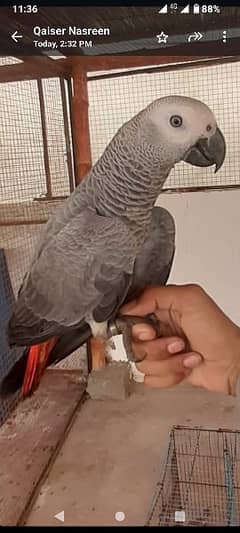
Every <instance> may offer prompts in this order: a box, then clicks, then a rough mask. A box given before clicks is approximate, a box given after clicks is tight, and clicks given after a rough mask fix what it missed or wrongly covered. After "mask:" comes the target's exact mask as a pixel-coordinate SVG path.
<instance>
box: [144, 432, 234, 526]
mask: <svg viewBox="0 0 240 533" xmlns="http://www.w3.org/2000/svg"><path fill="white" fill-rule="evenodd" d="M239 462H240V432H239V431H233V430H227V429H226V430H225V429H217V430H215V429H203V428H186V427H181V426H175V427H173V429H172V431H171V433H170V439H169V447H168V453H167V457H166V460H165V463H164V467H163V469H162V473H161V479H160V481H159V483H158V484H157V488H156V491H155V495H154V499H153V503H152V506H151V509H150V512H149V516H148V519H147V524H146V525H148V526H176V525H177V526H179V525H180V526H237V525H240V472H239Z"/></svg>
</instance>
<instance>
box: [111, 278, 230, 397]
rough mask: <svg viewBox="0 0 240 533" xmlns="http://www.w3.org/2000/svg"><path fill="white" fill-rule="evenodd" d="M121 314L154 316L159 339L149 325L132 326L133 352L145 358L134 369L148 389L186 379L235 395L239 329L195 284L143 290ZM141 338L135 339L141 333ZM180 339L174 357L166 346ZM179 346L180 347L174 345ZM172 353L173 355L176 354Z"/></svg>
mask: <svg viewBox="0 0 240 533" xmlns="http://www.w3.org/2000/svg"><path fill="white" fill-rule="evenodd" d="M121 313H122V314H128V315H131V314H132V315H137V316H145V315H147V314H149V313H155V315H156V316H157V318H158V319H159V321H160V327H161V332H162V336H163V338H158V339H156V338H155V333H154V331H153V329H152V328H151V327H150V326H146V325H140V324H139V325H135V326H134V327H133V336H134V340H133V350H134V353H135V354H136V355H138V356H139V355H140V356H142V355H143V354H144V353H145V354H146V357H145V359H144V361H142V362H141V363H138V364H137V365H136V366H137V369H138V370H139V371H140V372H142V373H143V374H145V383H146V384H147V385H150V386H152V387H168V386H171V385H175V384H176V383H178V382H180V381H182V380H183V379H185V380H187V381H188V382H189V383H191V384H192V385H195V386H199V387H203V388H205V389H208V390H210V391H218V392H224V393H226V394H235V387H236V381H237V378H238V376H239V374H240V328H239V327H238V326H237V325H236V324H234V323H233V322H232V321H231V320H230V319H229V318H228V317H227V316H226V315H225V314H224V313H223V311H222V310H221V309H220V308H219V307H218V306H217V304H216V303H215V302H214V301H213V300H212V299H211V298H210V296H209V295H208V294H206V292H205V291H204V290H203V289H202V288H201V287H199V286H197V285H183V286H176V285H168V286H164V287H149V288H147V289H146V290H145V291H144V292H143V293H142V295H141V296H140V298H138V299H137V300H135V301H134V302H130V303H129V304H127V305H126V306H124V307H123V308H122V309H121ZM143 329H144V332H145V340H141V332H143ZM181 339H182V342H183V344H182V348H180V349H179V350H176V352H178V351H179V352H181V353H178V354H177V355H170V353H171V351H170V353H169V349H168V346H171V344H174V342H173V340H175V341H176V342H179V341H180V340H181ZM179 347H180V345H179ZM176 352H175V353H176Z"/></svg>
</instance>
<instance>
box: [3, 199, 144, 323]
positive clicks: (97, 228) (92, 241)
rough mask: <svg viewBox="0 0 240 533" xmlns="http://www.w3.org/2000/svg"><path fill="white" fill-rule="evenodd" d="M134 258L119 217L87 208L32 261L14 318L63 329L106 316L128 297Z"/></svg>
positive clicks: (133, 244) (131, 242) (132, 244)
mask: <svg viewBox="0 0 240 533" xmlns="http://www.w3.org/2000/svg"><path fill="white" fill-rule="evenodd" d="M135 256H136V242H135V240H134V238H133V236H132V235H131V233H130V232H129V230H128V227H127V226H126V225H125V224H124V222H123V221H120V220H117V219H114V218H107V217H102V216H99V215H97V214H96V213H94V211H92V210H90V209H86V210H85V211H83V212H82V213H81V214H80V215H78V216H76V217H75V218H74V219H73V220H72V222H71V225H70V224H67V225H66V226H64V227H63V228H62V230H61V231H60V232H59V233H58V234H57V235H56V236H55V237H54V239H52V240H51V246H50V245H49V246H46V247H44V249H43V250H42V252H41V253H40V255H39V257H38V259H37V260H36V261H35V262H34V263H33V265H32V268H31V272H30V273H29V275H28V276H27V278H26V279H25V282H24V284H23V286H22V289H21V292H20V295H19V299H18V302H17V305H16V309H15V315H14V316H15V320H16V321H17V322H18V323H19V322H21V324H22V327H24V328H25V329H27V325H28V324H31V323H32V320H33V317H35V320H36V319H38V320H39V319H40V320H41V319H44V320H46V321H49V322H51V321H53V322H55V323H57V324H58V325H62V326H64V327H71V326H76V325H79V324H80V323H81V321H82V320H83V319H84V317H86V316H87V315H89V314H90V313H93V316H94V318H95V319H98V317H99V318H100V316H101V320H102V319H103V320H107V319H108V318H109V317H110V316H111V315H112V313H113V312H114V311H115V310H116V309H118V308H119V306H120V305H121V303H122V301H123V299H124V297H125V295H126V292H127V290H128V287H129V284H130V282H131V277H132V273H133V267H134V260H135ZM63 279H64V281H63ZM53 301H54V307H53V305H52V302H53ZM11 326H12V327H14V324H13V323H12V324H11Z"/></svg>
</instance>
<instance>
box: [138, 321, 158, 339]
mask: <svg viewBox="0 0 240 533" xmlns="http://www.w3.org/2000/svg"><path fill="white" fill-rule="evenodd" d="M132 335H133V338H135V339H138V340H140V341H151V340H152V339H155V338H156V331H155V330H154V329H153V328H152V327H151V326H148V325H147V324H136V325H134V326H133V327H132Z"/></svg>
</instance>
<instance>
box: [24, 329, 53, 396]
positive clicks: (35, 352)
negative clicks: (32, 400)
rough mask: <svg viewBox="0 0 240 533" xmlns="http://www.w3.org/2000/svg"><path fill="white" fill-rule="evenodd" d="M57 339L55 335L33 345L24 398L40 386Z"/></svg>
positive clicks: (25, 379) (26, 374)
mask: <svg viewBox="0 0 240 533" xmlns="http://www.w3.org/2000/svg"><path fill="white" fill-rule="evenodd" d="M56 341H57V339H56V337H53V338H52V339H50V340H49V341H47V342H43V343H42V344H36V345H35V346H31V348H30V350H29V354H28V361H27V367H26V372H25V376H24V382H23V386H22V394H21V395H22V398H26V396H29V395H30V394H32V393H33V392H34V390H36V388H37V387H38V385H39V383H40V380H41V377H42V375H43V373H44V371H45V368H46V366H47V362H48V359H49V355H50V353H51V351H52V349H53V346H54V345H55V344H56Z"/></svg>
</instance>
